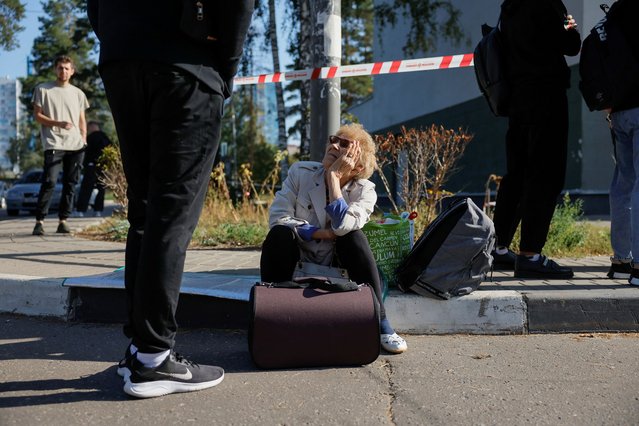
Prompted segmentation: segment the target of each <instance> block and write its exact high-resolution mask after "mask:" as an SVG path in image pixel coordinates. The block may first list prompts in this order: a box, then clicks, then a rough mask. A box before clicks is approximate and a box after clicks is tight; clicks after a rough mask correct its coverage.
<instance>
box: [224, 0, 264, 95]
mask: <svg viewBox="0 0 639 426" xmlns="http://www.w3.org/2000/svg"><path fill="white" fill-rule="evenodd" d="M223 4H224V5H225V6H224V8H225V10H224V13H225V19H224V24H225V25H224V28H223V34H224V36H223V37H222V38H221V40H220V41H221V46H220V50H219V52H220V58H219V64H220V67H219V70H218V71H219V73H220V76H221V77H222V79H223V80H224V83H225V84H226V86H227V89H228V91H229V93H226V96H230V95H231V92H232V91H233V77H235V74H236V73H237V67H238V65H239V63H240V59H241V57H242V47H243V46H244V40H245V39H246V34H247V32H248V28H249V25H250V24H251V17H252V15H253V10H254V9H255V1H254V0H233V1H228V2H223Z"/></svg>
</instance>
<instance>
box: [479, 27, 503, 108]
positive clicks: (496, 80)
mask: <svg viewBox="0 0 639 426" xmlns="http://www.w3.org/2000/svg"><path fill="white" fill-rule="evenodd" d="M500 22H501V18H500V21H499V22H497V26H496V27H491V26H490V25H487V24H483V25H482V26H481V31H482V35H483V37H482V39H481V40H480V41H479V43H478V44H477V47H475V52H474V59H473V61H474V64H475V77H477V84H478V85H479V90H481V93H482V94H483V95H484V97H485V98H486V100H487V101H488V106H489V107H490V110H491V111H492V112H493V114H495V115H496V116H497V117H507V116H508V107H509V103H510V86H509V84H508V81H507V78H506V67H505V58H506V52H505V47H504V40H503V36H502V33H501V30H500V29H499V27H500Z"/></svg>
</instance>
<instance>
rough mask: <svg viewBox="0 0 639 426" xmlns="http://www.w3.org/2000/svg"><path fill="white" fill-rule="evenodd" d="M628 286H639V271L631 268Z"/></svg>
mask: <svg viewBox="0 0 639 426" xmlns="http://www.w3.org/2000/svg"><path fill="white" fill-rule="evenodd" d="M631 269H632V270H631V271H630V278H628V284H631V285H636V286H639V269H637V268H631Z"/></svg>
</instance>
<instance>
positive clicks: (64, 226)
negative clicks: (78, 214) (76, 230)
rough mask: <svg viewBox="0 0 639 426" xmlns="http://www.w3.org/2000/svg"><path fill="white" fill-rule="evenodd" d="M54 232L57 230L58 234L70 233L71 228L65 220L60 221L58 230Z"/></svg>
mask: <svg viewBox="0 0 639 426" xmlns="http://www.w3.org/2000/svg"><path fill="white" fill-rule="evenodd" d="M55 232H57V233H58V234H70V233H71V228H69V225H67V223H66V222H60V224H59V225H58V230H57V231H55Z"/></svg>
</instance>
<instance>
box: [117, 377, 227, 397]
mask: <svg viewBox="0 0 639 426" xmlns="http://www.w3.org/2000/svg"><path fill="white" fill-rule="evenodd" d="M222 380H224V374H222V376H221V377H220V378H219V379H216V380H211V381H209V382H200V383H183V382H173V381H171V380H157V381H153V382H141V383H132V382H131V381H130V380H127V381H126V382H125V383H124V392H126V393H127V394H129V395H131V396H134V397H136V398H154V397H157V396H163V395H168V394H171V393H180V392H194V391H199V390H202V389H207V388H211V387H213V386H215V385H218V384H220V383H221V382H222Z"/></svg>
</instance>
